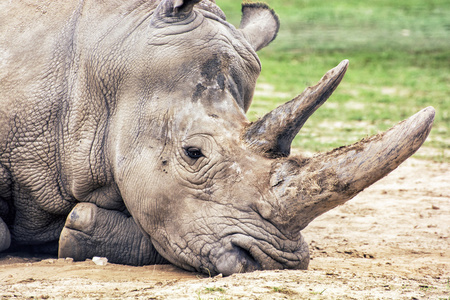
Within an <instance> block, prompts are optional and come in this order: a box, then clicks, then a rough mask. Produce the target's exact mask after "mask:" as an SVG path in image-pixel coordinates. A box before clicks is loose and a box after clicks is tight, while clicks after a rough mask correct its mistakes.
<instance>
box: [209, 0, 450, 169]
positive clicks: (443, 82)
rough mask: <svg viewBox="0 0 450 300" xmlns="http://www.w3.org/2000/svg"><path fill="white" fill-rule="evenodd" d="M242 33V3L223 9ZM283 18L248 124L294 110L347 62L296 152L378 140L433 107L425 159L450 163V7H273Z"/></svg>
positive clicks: (307, 2)
mask: <svg viewBox="0 0 450 300" xmlns="http://www.w3.org/2000/svg"><path fill="white" fill-rule="evenodd" d="M216 2H217V4H218V5H219V6H220V7H221V8H222V9H223V10H224V11H225V13H226V14H227V17H228V20H229V21H230V22H231V23H232V24H234V25H235V26H237V25H238V24H239V20H240V2H239V1H236V0H216ZM265 2H266V3H268V4H269V5H270V6H271V7H272V8H274V10H275V11H276V12H277V14H278V15H279V17H280V20H281V29H280V32H279V34H278V37H277V39H276V40H275V41H274V42H273V43H272V44H271V45H270V46H269V47H267V48H265V49H263V50H261V51H260V52H259V53H258V54H259V56H260V59H261V62H262V65H263V71H262V73H261V76H260V78H259V80H258V83H259V85H258V87H257V93H256V95H255V99H254V102H253V105H252V107H251V109H250V111H249V112H248V117H249V118H250V119H251V120H254V119H256V118H258V117H260V116H262V115H264V114H265V113H267V112H268V111H270V110H271V109H273V108H275V107H276V106H278V105H280V104H282V103H284V102H286V101H288V100H290V99H291V98H293V97H294V96H295V95H297V94H298V93H300V92H301V91H303V89H304V88H305V87H307V86H310V85H314V84H315V83H316V82H317V81H318V80H319V79H320V78H321V77H322V75H323V74H324V73H325V72H326V71H327V70H329V69H331V68H333V67H334V66H336V65H337V64H338V63H339V62H340V61H341V60H343V59H349V60H350V67H349V70H348V71H347V74H346V76H345V78H344V80H343V82H342V83H341V85H340V86H339V88H338V89H337V90H336V91H335V93H334V94H333V95H332V96H331V98H330V99H329V100H328V101H327V103H325V104H324V105H323V106H322V107H321V108H320V109H319V110H318V111H317V112H316V113H315V114H314V115H313V116H312V117H311V118H310V120H309V121H308V122H307V123H306V124H305V126H304V128H303V129H302V130H301V131H300V133H299V135H298V136H297V138H296V139H295V140H294V143H293V146H294V147H297V148H300V149H301V150H303V151H311V152H317V151H326V150H331V149H332V148H335V147H339V146H342V145H346V144H350V143H354V142H356V141H358V140H359V139H361V138H363V137H365V136H367V135H372V134H375V133H377V132H379V131H382V130H386V129H387V128H389V127H391V126H393V125H395V124H396V123H397V122H399V121H401V120H403V119H405V118H407V117H408V116H410V115H412V114H414V113H416V112H417V111H419V110H420V109H422V108H425V107H427V106H434V108H435V109H436V118H435V124H434V127H433V130H432V132H431V134H430V136H429V138H428V140H427V141H426V143H425V144H424V146H423V147H424V149H425V151H421V152H420V156H421V157H423V158H427V159H433V160H438V161H450V1H449V0H426V1H425V0H420V1H419V0H398V1H391V0H374V1H356V0H343V1H336V0H322V1H312V0H267V1H265Z"/></svg>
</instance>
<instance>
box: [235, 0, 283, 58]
mask: <svg viewBox="0 0 450 300" xmlns="http://www.w3.org/2000/svg"><path fill="white" fill-rule="evenodd" d="M279 28H280V21H279V19H278V16H277V15H276V14H275V12H274V11H273V9H271V8H270V7H268V6H267V5H266V4H263V3H244V4H242V19H241V25H240V26H239V30H240V31H241V32H242V33H243V34H244V36H245V38H246V39H247V41H248V42H249V43H250V45H251V46H252V47H253V49H255V51H258V50H260V49H262V48H264V47H265V46H267V45H269V44H270V42H272V41H273V40H274V39H275V37H276V36H277V33H278V29H279Z"/></svg>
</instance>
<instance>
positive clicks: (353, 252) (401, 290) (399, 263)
mask: <svg viewBox="0 0 450 300" xmlns="http://www.w3.org/2000/svg"><path fill="white" fill-rule="evenodd" d="M303 233H304V236H305V238H306V239H307V240H308V241H309V243H310V250H311V255H312V258H313V260H312V261H311V264H310V268H309V270H308V271H264V272H254V273H249V274H235V275H232V276H229V277H226V278H223V277H221V276H218V277H214V278H208V277H206V276H204V275H200V274H195V273H188V272H184V271H182V270H179V269H177V268H175V267H173V266H171V265H164V266H145V267H130V266H122V265H114V264H107V265H106V266H98V265H96V264H94V263H93V262H92V261H85V262H76V263H75V262H72V261H71V260H70V259H67V260H64V259H59V260H58V259H54V258H45V259H43V258H30V257H28V258H24V257H20V256H17V255H11V254H9V255H5V254H3V255H1V256H0V296H1V299H9V298H19V299H21V298H22V299H23V298H28V299H30V298H42V299H54V298H60V299H61V298H64V299H66V298H90V299H105V298H106V299H108V298H121V299H123V298H133V299H450V240H449V235H450V164H449V163H443V164H442V163H441V164H437V163H432V162H428V161H420V160H415V159H409V160H408V161H406V162H405V163H404V164H403V165H402V166H400V167H399V168H398V169H397V170H395V171H394V172H393V173H391V174H390V175H389V176H388V177H386V178H384V179H383V180H381V181H379V182H378V183H376V184H375V185H373V186H372V187H370V188H368V189H367V190H365V191H364V192H363V193H361V194H360V195H358V196H357V197H356V198H354V199H353V200H351V201H350V202H348V203H347V204H345V205H343V206H340V207H338V208H336V209H334V210H333V211H330V212H328V213H326V214H324V215H322V216H321V217H319V218H318V219H316V220H315V221H313V222H312V223H311V224H310V225H309V227H307V228H306V229H305V230H304V231H303Z"/></svg>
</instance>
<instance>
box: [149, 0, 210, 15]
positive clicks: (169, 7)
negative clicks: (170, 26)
mask: <svg viewBox="0 0 450 300" xmlns="http://www.w3.org/2000/svg"><path fill="white" fill-rule="evenodd" d="M200 1H201V0H163V1H161V3H160V4H159V5H158V7H157V8H156V11H155V15H156V16H159V17H169V18H170V17H172V18H185V17H187V16H188V15H190V13H191V12H192V9H193V7H194V5H195V4H197V3H198V2H200Z"/></svg>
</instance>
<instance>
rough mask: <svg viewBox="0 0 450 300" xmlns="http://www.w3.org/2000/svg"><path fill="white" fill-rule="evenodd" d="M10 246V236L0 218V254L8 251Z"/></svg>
mask: <svg viewBox="0 0 450 300" xmlns="http://www.w3.org/2000/svg"><path fill="white" fill-rule="evenodd" d="M10 245H11V234H10V232H9V229H8V226H6V223H5V222H4V221H3V220H2V218H0V252H1V251H3V250H6V249H8V248H9V246H10Z"/></svg>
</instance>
